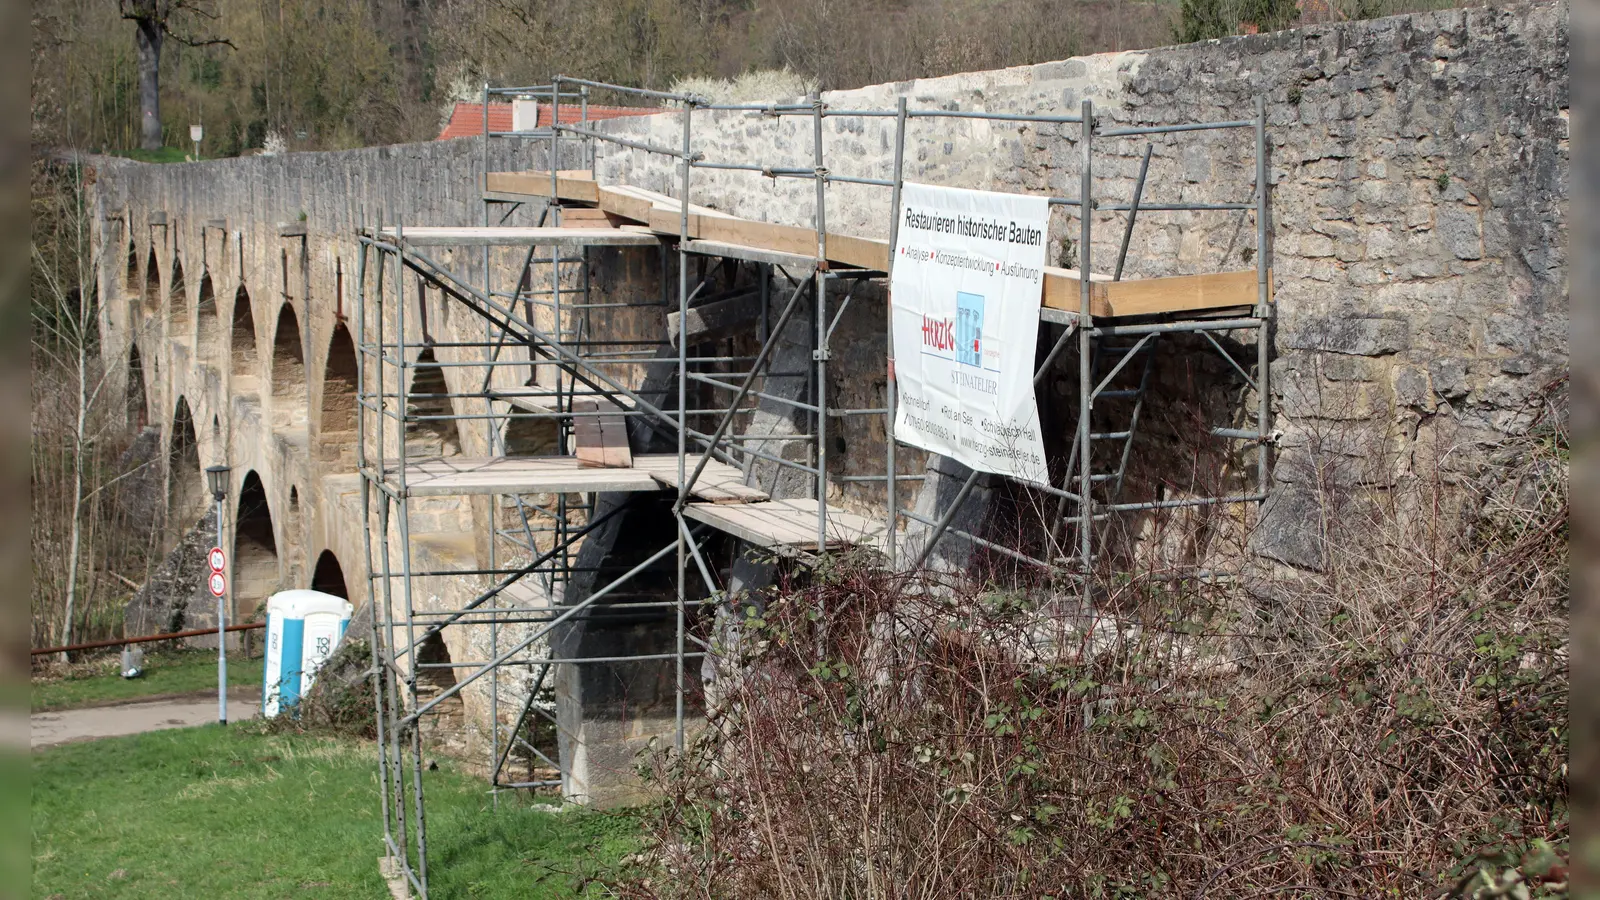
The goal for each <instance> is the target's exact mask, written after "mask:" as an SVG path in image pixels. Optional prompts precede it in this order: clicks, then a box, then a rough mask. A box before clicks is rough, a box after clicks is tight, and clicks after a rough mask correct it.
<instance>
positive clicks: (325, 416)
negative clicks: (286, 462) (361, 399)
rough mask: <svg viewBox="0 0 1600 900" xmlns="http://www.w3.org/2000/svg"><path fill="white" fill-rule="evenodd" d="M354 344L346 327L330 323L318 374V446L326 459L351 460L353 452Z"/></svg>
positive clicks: (354, 399)
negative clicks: (324, 357)
mask: <svg viewBox="0 0 1600 900" xmlns="http://www.w3.org/2000/svg"><path fill="white" fill-rule="evenodd" d="M356 379H357V374H356V345H355V342H354V341H352V340H351V339H350V330H349V329H348V328H345V327H344V325H343V324H340V325H336V326H334V329H333V339H332V340H330V341H329V342H328V364H327V367H326V368H325V369H323V376H322V424H321V431H320V435H319V436H320V446H321V448H322V458H323V459H324V460H326V461H328V462H337V463H349V464H351V465H353V464H354V463H355V456H356V409H357V407H356Z"/></svg>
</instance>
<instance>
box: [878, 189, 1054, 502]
mask: <svg viewBox="0 0 1600 900" xmlns="http://www.w3.org/2000/svg"><path fill="white" fill-rule="evenodd" d="M900 203H901V206H900V209H899V210H898V211H897V214H898V215H899V216H900V230H899V233H898V235H897V242H896V246H895V248H894V275H893V278H892V279H891V281H890V285H889V288H890V296H891V298H892V301H893V302H892V304H891V310H892V315H893V328H894V355H895V376H896V378H897V379H898V382H899V394H900V396H899V407H898V410H897V412H896V415H895V420H894V435H895V437H896V438H897V439H899V440H901V441H904V442H906V443H907V444H911V445H912V446H915V447H921V448H922V449H924V450H928V451H930V452H933V453H938V454H940V455H942V456H948V457H951V458H952V459H955V460H958V461H960V462H962V463H964V464H966V465H968V466H971V467H972V468H974V469H978V470H980V471H984V472H993V473H995V474H997V475H1006V476H1009V477H1012V478H1017V479H1021V480H1023V481H1030V482H1035V483H1040V484H1043V483H1047V482H1048V481H1049V475H1048V470H1047V468H1046V465H1045V459H1044V440H1043V438H1042V437H1041V435H1040V433H1039V408H1038V405H1037V404H1036V403H1035V402H1034V399H1033V355H1034V345H1035V341H1036V337H1037V335H1038V333H1039V300H1040V296H1041V294H1042V291H1043V287H1044V266H1045V236H1046V235H1047V234H1048V233H1049V217H1050V201H1049V198H1047V197H1029V196H1024V195H1021V194H997V193H992V192H989V191H969V190H964V189H961V188H945V187H934V186H932V185H926V184H910V183H908V184H906V185H905V186H904V188H903V189H902V190H901V192H900Z"/></svg>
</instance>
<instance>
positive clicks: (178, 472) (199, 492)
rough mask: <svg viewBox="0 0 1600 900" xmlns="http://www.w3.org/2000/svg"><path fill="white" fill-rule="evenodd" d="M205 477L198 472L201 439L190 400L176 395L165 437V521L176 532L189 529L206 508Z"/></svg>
mask: <svg viewBox="0 0 1600 900" xmlns="http://www.w3.org/2000/svg"><path fill="white" fill-rule="evenodd" d="M205 503H206V492H205V479H204V477H203V476H202V475H201V472H200V441H199V440H198V437H197V435H196V434H195V430H194V416H193V415H192V414H191V413H190V411H189V401H188V400H187V399H185V398H183V397H179V398H178V408H177V411H176V412H174V413H173V414H172V433H171V435H170V436H169V437H168V439H167V521H168V523H169V524H171V526H172V528H173V529H175V531H176V532H177V533H178V534H182V533H183V532H186V531H188V530H189V529H190V528H192V527H193V526H194V524H195V522H197V521H198V520H199V519H200V516H201V515H202V514H203V513H204V511H205Z"/></svg>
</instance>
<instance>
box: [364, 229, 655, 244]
mask: <svg viewBox="0 0 1600 900" xmlns="http://www.w3.org/2000/svg"><path fill="white" fill-rule="evenodd" d="M378 235H379V236H381V237H386V238H390V239H393V238H395V237H400V238H402V239H403V240H404V241H405V242H406V243H407V244H410V245H411V246H413V247H526V246H528V245H530V244H531V245H534V246H540V247H551V246H559V247H574V248H583V247H654V246H656V245H658V244H660V243H661V238H660V236H658V235H657V234H656V233H655V232H652V231H650V230H649V229H646V228H643V227H641V226H637V225H634V226H628V225H624V226H621V227H618V228H598V227H590V228H562V227H550V226H545V225H526V226H521V225H466V226H461V227H449V226H438V225H408V226H406V227H405V228H403V229H399V230H398V231H397V230H396V229H394V228H382V229H379V230H378Z"/></svg>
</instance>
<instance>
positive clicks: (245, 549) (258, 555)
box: [233, 471, 278, 622]
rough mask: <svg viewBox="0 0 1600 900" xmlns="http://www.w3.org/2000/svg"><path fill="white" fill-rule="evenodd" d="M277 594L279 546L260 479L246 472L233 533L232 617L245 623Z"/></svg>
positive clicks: (240, 491) (252, 473) (253, 473)
mask: <svg viewBox="0 0 1600 900" xmlns="http://www.w3.org/2000/svg"><path fill="white" fill-rule="evenodd" d="M277 591H278V543H277V540H276V539H275V538H274V537H273V532H272V509H271V507H269V506H268V504H267V491H266V488H265V487H263V486H262V484H261V476H259V475H257V474H256V473H255V472H254V471H250V472H247V473H245V476H244V484H243V485H241V486H240V488H239V506H238V512H237V513H236V515H235V518H234V532H233V615H234V621H236V622H244V621H247V620H248V619H251V618H253V617H255V616H256V615H257V613H259V612H261V611H263V610H264V604H265V603H266V602H267V598H268V597H270V596H272V595H273V594H274V593H277Z"/></svg>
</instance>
